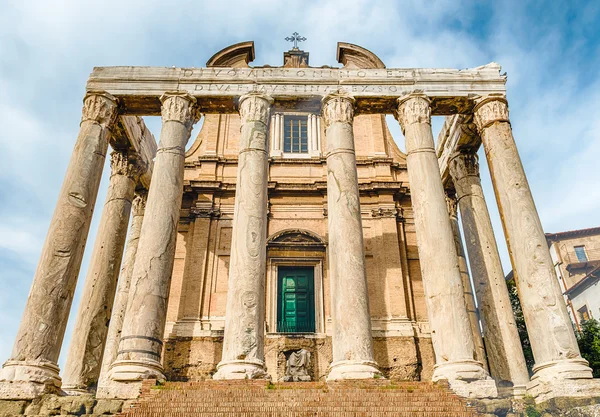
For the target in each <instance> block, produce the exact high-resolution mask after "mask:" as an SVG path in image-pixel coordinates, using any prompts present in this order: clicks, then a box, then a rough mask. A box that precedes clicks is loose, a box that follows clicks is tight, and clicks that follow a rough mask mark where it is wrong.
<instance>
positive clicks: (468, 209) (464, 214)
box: [448, 152, 529, 390]
mask: <svg viewBox="0 0 600 417" xmlns="http://www.w3.org/2000/svg"><path fill="white" fill-rule="evenodd" d="M448 165H449V171H450V175H451V176H452V181H453V183H454V187H455V189H456V194H457V196H458V204H459V207H460V213H461V219H462V224H463V230H464V234H465V240H466V243H467V251H468V253H469V261H470V264H471V273H472V274H473V283H474V284H475V292H476V294H477V299H478V300H479V310H480V312H481V321H482V323H483V328H484V331H485V344H486V348H487V355H488V360H489V366H490V372H491V374H492V376H493V377H494V378H495V379H497V380H500V381H509V382H512V384H513V385H514V386H516V387H520V388H519V389H520V390H523V389H524V387H525V385H526V384H527V382H529V374H528V372H527V366H526V364H525V357H524V356H523V348H522V347H521V342H520V339H519V333H518V330H517V325H516V323H515V317H514V315H513V312H512V307H511V303H510V298H509V296H508V289H507V287H506V281H505V279H504V272H503V271H502V263H501V261H500V255H499V253H498V247H497V245H496V239H495V237H494V230H493V229H492V222H491V220H490V214H489V212H488V208H487V204H486V202H485V197H484V195H483V189H482V187H481V179H480V177H479V162H478V159H477V154H475V153H462V152H457V153H456V154H454V155H453V156H452V158H451V159H450V162H449V164H448Z"/></svg>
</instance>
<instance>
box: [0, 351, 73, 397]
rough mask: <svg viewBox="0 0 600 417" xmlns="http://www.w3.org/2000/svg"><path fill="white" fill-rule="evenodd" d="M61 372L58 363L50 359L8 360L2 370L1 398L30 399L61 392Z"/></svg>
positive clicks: (0, 375)
mask: <svg viewBox="0 0 600 417" xmlns="http://www.w3.org/2000/svg"><path fill="white" fill-rule="evenodd" d="M59 372H60V369H59V367H58V365H57V364H55V363H53V362H50V361H44V360H38V361H11V360H9V361H6V362H5V363H4V365H3V366H2V371H0V399H3V400H21V399H23V400H30V399H34V398H36V397H39V396H40V395H42V394H47V393H59V392H60V387H61V385H62V381H61V379H60V376H59V375H58V374H59Z"/></svg>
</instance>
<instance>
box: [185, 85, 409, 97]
mask: <svg viewBox="0 0 600 417" xmlns="http://www.w3.org/2000/svg"><path fill="white" fill-rule="evenodd" d="M181 87H182V88H183V89H185V90H187V91H190V92H191V93H193V92H194V91H196V92H197V91H202V92H213V93H232V94H233V93H239V94H246V93H249V92H259V93H264V94H286V93H294V94H317V95H318V94H323V95H325V94H329V93H332V92H335V91H345V92H347V93H376V94H382V95H386V94H392V95H394V94H397V93H398V92H403V91H408V90H409V88H407V87H405V86H395V85H340V84H332V85H314V84H312V85H307V84H254V83H253V84H250V83H248V84H213V83H209V84H185V83H183V82H182V83H181Z"/></svg>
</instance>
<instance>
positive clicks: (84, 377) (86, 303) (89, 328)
mask: <svg viewBox="0 0 600 417" xmlns="http://www.w3.org/2000/svg"><path fill="white" fill-rule="evenodd" d="M110 166H111V175H110V184H109V186H108V194H107V196H106V203H104V209H103V211H102V217H101V219H100V226H99V227H98V235H97V236H96V242H95V244H94V251H93V252H92V259H91V261H90V267H89V270H88V274H87V277H86V279H85V286H84V288H83V294H82V296H81V302H80V304H79V311H78V313H77V318H76V320H75V327H74V329H73V337H72V338H71V345H70V346H69V353H68V355H67V361H66V366H65V371H64V374H63V378H64V384H63V390H65V391H67V392H69V393H70V394H77V393H86V392H88V391H89V390H93V389H94V388H95V387H96V384H97V382H98V376H99V375H100V366H101V364H102V354H103V353H104V343H105V341H106V334H107V331H108V323H109V321H110V313H111V310H112V306H113V302H114V298H115V291H116V287H117V279H118V277H119V268H120V266H121V259H122V257H123V247H124V246H125V236H126V234H127V225H128V224H129V214H130V212H131V201H132V200H133V193H134V190H135V186H136V184H137V181H138V179H139V176H140V174H141V173H142V171H141V167H140V166H138V165H137V163H136V160H135V155H134V156H133V157H131V156H130V155H127V153H124V152H119V151H113V152H112V154H111V161H110Z"/></svg>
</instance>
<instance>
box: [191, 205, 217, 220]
mask: <svg viewBox="0 0 600 417" xmlns="http://www.w3.org/2000/svg"><path fill="white" fill-rule="evenodd" d="M190 214H191V215H192V216H194V217H197V218H206V219H208V218H211V217H221V209H220V208H218V207H214V206H210V207H199V206H196V207H192V208H190Z"/></svg>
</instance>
